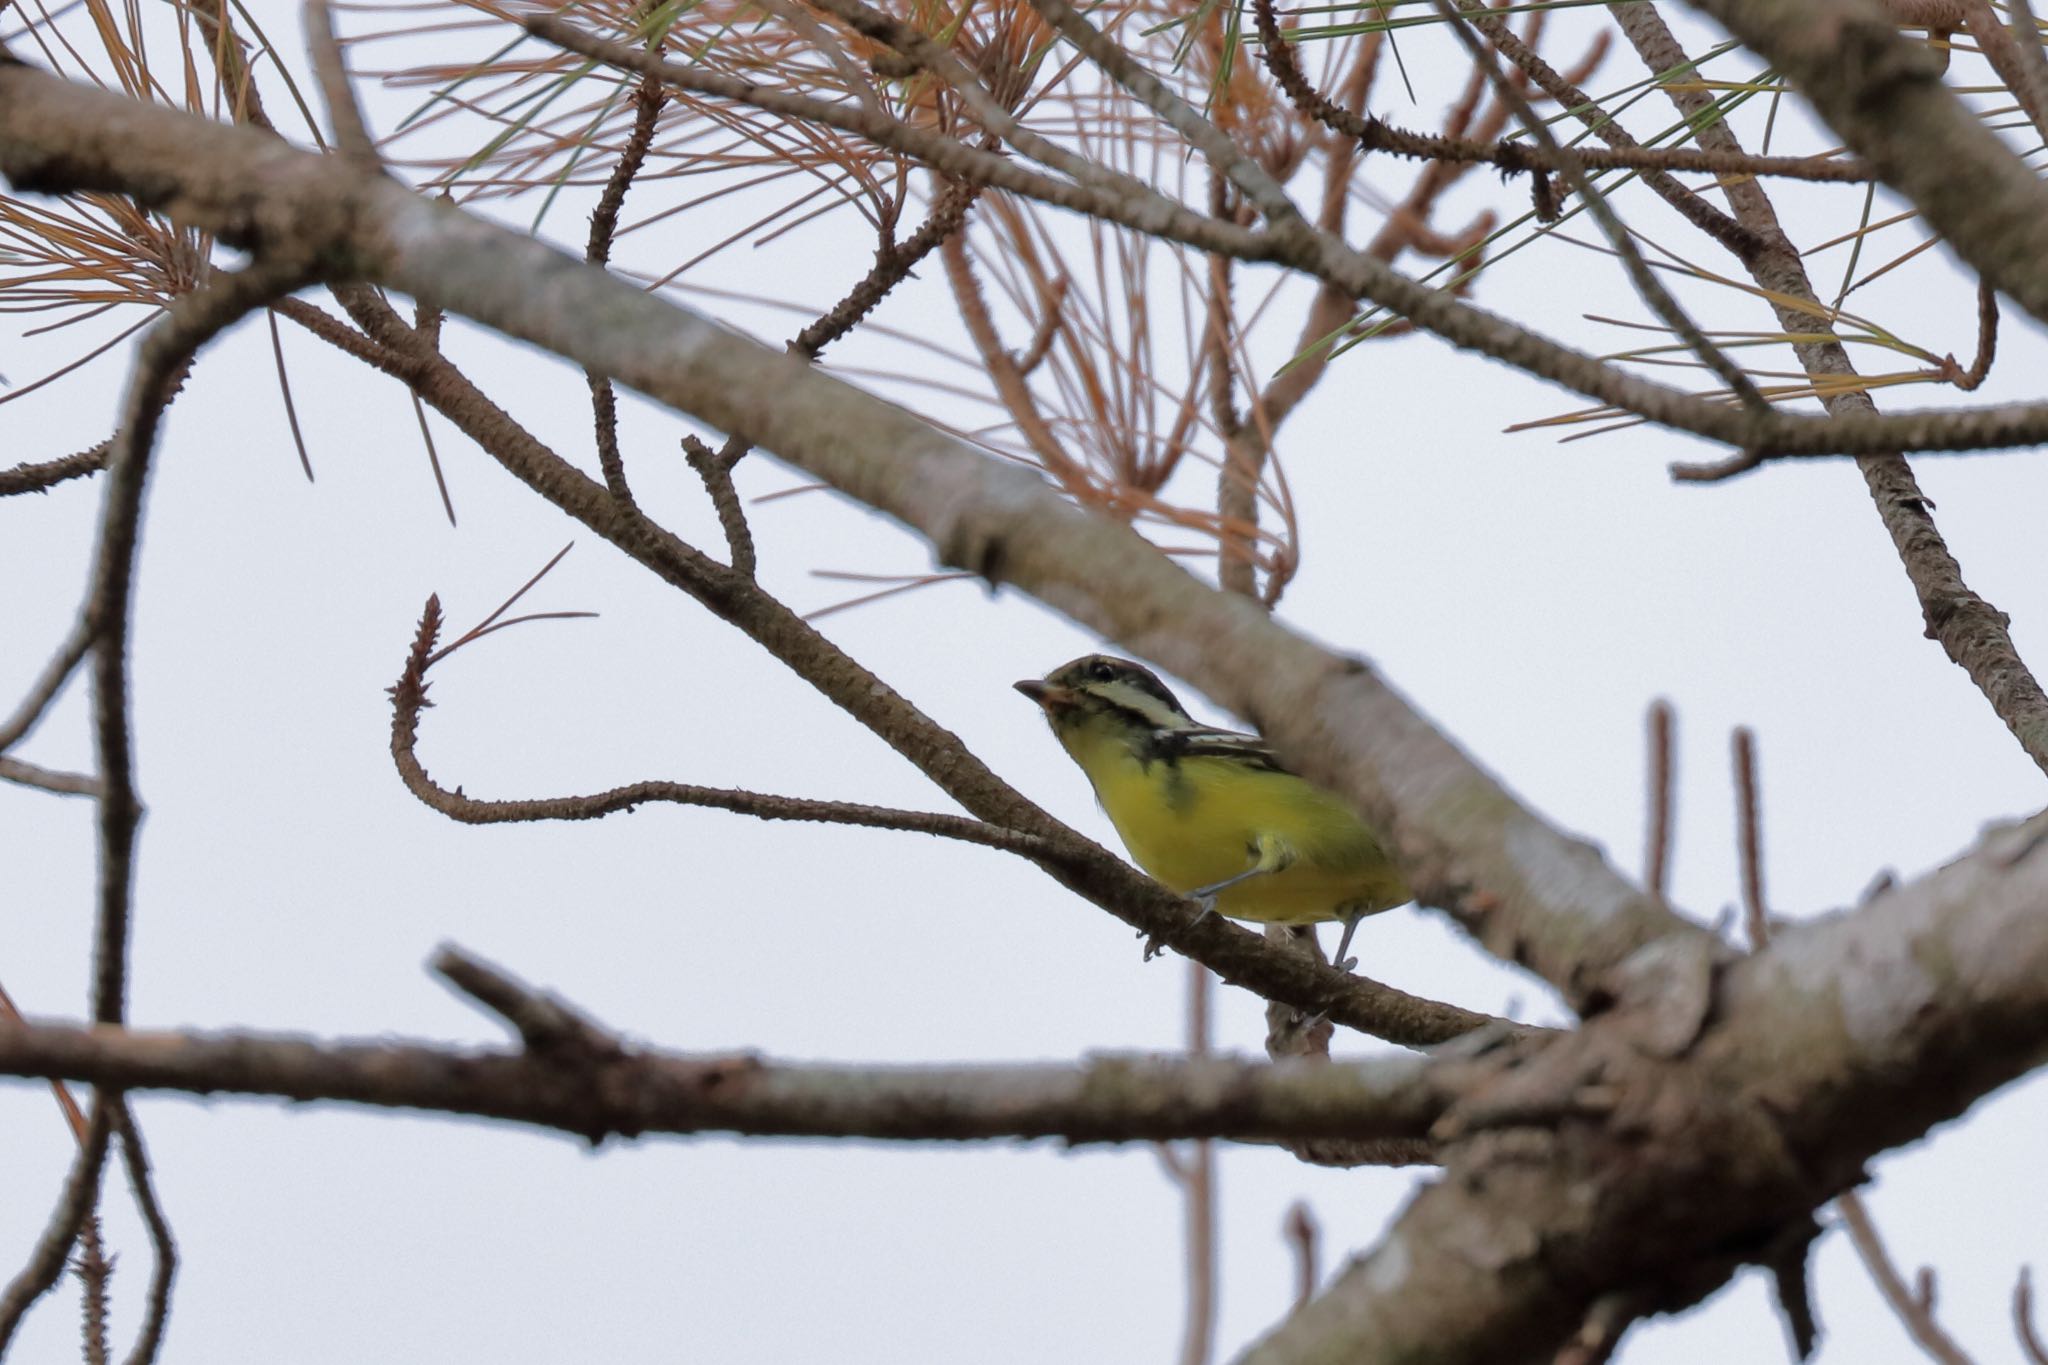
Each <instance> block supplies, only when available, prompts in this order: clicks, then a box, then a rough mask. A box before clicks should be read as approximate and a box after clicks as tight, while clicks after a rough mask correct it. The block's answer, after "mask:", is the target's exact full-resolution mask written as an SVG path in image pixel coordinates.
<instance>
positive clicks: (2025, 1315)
mask: <svg viewBox="0 0 2048 1365" xmlns="http://www.w3.org/2000/svg"><path fill="white" fill-rule="evenodd" d="M2021 2H2022V4H2024V0H2021ZM2012 1328H2013V1334H2014V1335H2015V1336H2017V1337H2018V1338H2019V1342H2020V1350H2022V1351H2024V1352H2025V1353H2026V1357H2027V1365H2048V1346H2043V1345H2042V1344H2041V1335H2040V1333H2039V1332H2037V1331H2036V1330H2035V1329H2034V1280H2033V1274H2032V1272H2031V1271H2030V1270H2029V1269H2028V1267H2026V1266H2021V1267H2020V1277H2019V1279H2018V1280H2017V1281H2016V1282H2015V1283H2014V1284H2013V1287H2012Z"/></svg>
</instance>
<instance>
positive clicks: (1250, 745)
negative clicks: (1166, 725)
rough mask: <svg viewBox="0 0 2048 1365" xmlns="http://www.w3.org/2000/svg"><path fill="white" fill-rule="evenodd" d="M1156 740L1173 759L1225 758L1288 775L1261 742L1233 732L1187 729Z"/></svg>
mask: <svg viewBox="0 0 2048 1365" xmlns="http://www.w3.org/2000/svg"><path fill="white" fill-rule="evenodd" d="M1157 738H1158V743H1159V748H1160V749H1161V750H1163V751H1164V752H1166V753H1168V754H1170V755H1172V756H1173V757H1175V758H1228V759H1232V760H1234V761H1236V762H1238V763H1242V764H1245V765H1246V766H1247V767H1252V768H1263V769H1265V770H1266V771H1268V772H1276V773H1284V772H1288V771H1290V770H1289V769H1288V768H1287V767H1286V765H1284V764H1282V763H1281V762H1280V760H1279V759H1278V758H1276V757H1274V755H1273V750H1272V747H1271V746H1270V745H1268V744H1267V743H1266V741H1265V740H1263V739H1260V738H1259V737H1258V736H1257V735H1247V734H1244V733H1242V732H1240V731H1237V730H1216V729H1211V728H1210V727H1209V726H1206V725H1188V726H1182V727H1179V728H1177V729H1173V730H1162V731H1160V732H1159V734H1158V737H1157Z"/></svg>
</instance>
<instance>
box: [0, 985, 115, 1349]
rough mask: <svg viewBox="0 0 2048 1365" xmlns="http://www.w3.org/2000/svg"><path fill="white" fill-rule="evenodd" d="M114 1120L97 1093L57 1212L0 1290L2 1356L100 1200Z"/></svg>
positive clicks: (5, 1032)
mask: <svg viewBox="0 0 2048 1365" xmlns="http://www.w3.org/2000/svg"><path fill="white" fill-rule="evenodd" d="M33 1032H35V1030H34V1029H32V1028H27V1029H25V1028H21V1027H20V1026H18V1025H17V1026H9V1027H4V1028H0V1038H5V1037H9V1036H13V1037H20V1036H24V1035H26V1034H30V1033H33ZM112 1122H113V1120H112V1115H111V1111H110V1108H109V1101H108V1099H107V1097H106V1095H104V1094H102V1093H100V1092H99V1091H95V1092H94V1093H93V1097H92V1114H91V1117H90V1118H88V1119H87V1121H86V1133H85V1141H84V1142H82V1143H80V1144H79V1148H78V1155H77V1156H76V1157H75V1158H73V1160H72V1163H71V1174H70V1175H68V1176H67V1177H65V1180H64V1189H63V1192H62V1193H61V1194H60V1195H58V1197H57V1208H56V1211H55V1212H53V1213H52V1214H51V1215H50V1221H49V1223H48V1224H47V1225H46V1226H45V1227H44V1228H43V1235H42V1236H41V1237H40V1238H38V1239H37V1240H36V1245H35V1249H34V1250H33V1251H32V1252H30V1253H29V1258H28V1264H27V1265H25V1266H23V1267H22V1268H21V1270H20V1271H19V1272H18V1273H17V1274H16V1275H15V1277H14V1278H13V1279H12V1280H10V1281H8V1283H7V1288H6V1289H5V1290H4V1291H0V1355H5V1354H6V1352H7V1345H8V1343H9V1342H10V1341H12V1340H13V1339H14V1333H15V1331H16V1329H18V1328H19V1327H20V1326H21V1319H22V1316H23V1315H24V1314H26V1313H27V1312H28V1310H29V1308H30V1306H31V1305H33V1304H34V1303H35V1301H36V1300H37V1299H39V1298H41V1297H42V1296H43V1295H45V1294H47V1293H49V1292H50V1289H51V1288H52V1287H53V1286H54V1285H55V1284H56V1283H57V1280H58V1279H59V1277H61V1276H62V1275H63V1274H64V1262H65V1260H66V1258H68V1257H69V1256H70V1254H71V1247H72V1244H73V1243H74V1242H76V1241H77V1240H78V1230H79V1229H80V1228H82V1227H84V1226H85V1220H86V1219H87V1218H89V1217H91V1216H92V1211H93V1209H94V1208H96V1207H97V1206H98V1204H99V1197H100V1171H101V1169H102V1168H104V1167H105V1165H106V1161H107V1134H108V1133H109V1131H110V1130H111V1127H112Z"/></svg>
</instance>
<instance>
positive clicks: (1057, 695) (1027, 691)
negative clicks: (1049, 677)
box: [1012, 678, 1073, 712]
mask: <svg viewBox="0 0 2048 1365" xmlns="http://www.w3.org/2000/svg"><path fill="white" fill-rule="evenodd" d="M1012 685H1013V686H1014V687H1015V688H1016V689H1017V690H1018V691H1019V692H1022V693H1023V694H1024V695H1025V696H1027V697H1029V698H1031V700H1033V701H1035V702H1037V703H1038V704H1039V705H1040V706H1041V707H1043V708H1044V709H1045V710H1046V711H1048V712H1049V711H1051V710H1052V709H1053V707H1055V706H1058V705H1060V704H1061V703H1063V702H1066V701H1068V700H1070V699H1071V697H1072V695H1073V694H1072V693H1071V692H1069V691H1068V690H1067V689H1066V688H1064V687H1054V686H1053V685H1052V684H1051V683H1049V682H1046V681H1045V680H1044V679H1042V678H1026V679H1025V680H1024V681H1023V682H1020V683H1014V684H1012Z"/></svg>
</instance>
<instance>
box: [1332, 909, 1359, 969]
mask: <svg viewBox="0 0 2048 1365" xmlns="http://www.w3.org/2000/svg"><path fill="white" fill-rule="evenodd" d="M1364 918H1365V910H1364V908H1363V907H1362V906H1357V905H1353V906H1350V907H1349V908H1347V909H1346V911H1345V913H1344V933H1343V934H1342V936H1341V937H1339V938H1338V940H1337V956H1336V957H1334V958H1332V959H1331V960H1330V965H1331V966H1332V967H1335V968H1336V969H1337V970H1338V971H1340V972H1348V971H1350V970H1351V969H1352V968H1353V967H1356V966H1357V965H1358V959H1357V958H1355V957H1346V956H1344V950H1345V949H1346V948H1349V947H1350V946H1351V936H1352V935H1353V934H1355V933H1357V932H1358V922H1359V921H1360V920H1362V919H1364Z"/></svg>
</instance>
